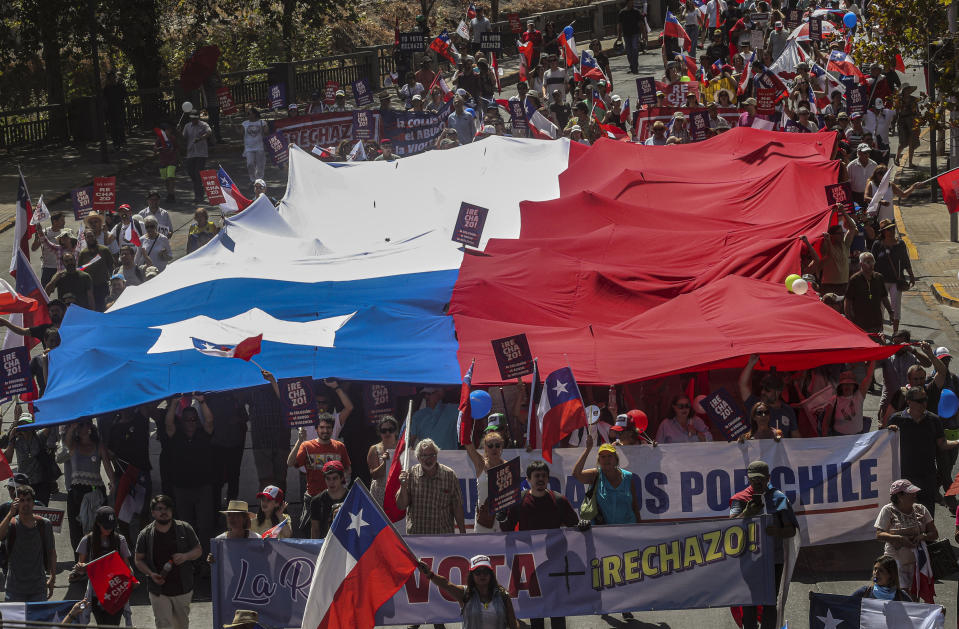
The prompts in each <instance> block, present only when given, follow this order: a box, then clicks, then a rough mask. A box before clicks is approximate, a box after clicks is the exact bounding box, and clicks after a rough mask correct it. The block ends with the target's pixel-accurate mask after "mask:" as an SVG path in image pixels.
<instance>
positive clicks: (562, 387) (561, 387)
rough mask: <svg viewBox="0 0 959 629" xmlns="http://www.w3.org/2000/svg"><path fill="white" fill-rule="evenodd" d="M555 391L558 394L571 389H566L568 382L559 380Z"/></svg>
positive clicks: (554, 388)
mask: <svg viewBox="0 0 959 629" xmlns="http://www.w3.org/2000/svg"><path fill="white" fill-rule="evenodd" d="M553 393H555V394H556V395H559V394H560V393H569V391H567V390H566V383H565V382H560V381H559V380H557V381H556V386H555V387H553Z"/></svg>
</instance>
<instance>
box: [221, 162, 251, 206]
mask: <svg viewBox="0 0 959 629" xmlns="http://www.w3.org/2000/svg"><path fill="white" fill-rule="evenodd" d="M216 178H217V179H219V181H220V189H221V190H222V191H223V196H224V198H226V203H221V204H220V210H222V211H223V212H224V213H228V214H236V213H237V212H242V211H243V210H245V209H246V208H247V206H248V205H250V204H251V203H253V201H250V200H249V199H247V198H246V197H245V196H243V194H242V193H240V189H239V188H237V187H236V184H235V183H233V180H232V179H230V176H229V175H228V174H226V171H225V170H223V167H222V166H217V171H216Z"/></svg>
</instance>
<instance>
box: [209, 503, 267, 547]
mask: <svg viewBox="0 0 959 629" xmlns="http://www.w3.org/2000/svg"><path fill="white" fill-rule="evenodd" d="M220 513H222V514H223V515H225V516H226V530H225V531H224V532H222V533H220V534H219V535H217V536H216V539H248V538H255V539H259V537H260V534H259V533H254V532H253V531H252V530H250V527H251V524H252V522H251V521H252V518H253V515H254V514H253V513H250V505H248V504H247V503H246V501H245V500H231V501H230V502H229V504H227V506H226V509H224V510H223V511H220Z"/></svg>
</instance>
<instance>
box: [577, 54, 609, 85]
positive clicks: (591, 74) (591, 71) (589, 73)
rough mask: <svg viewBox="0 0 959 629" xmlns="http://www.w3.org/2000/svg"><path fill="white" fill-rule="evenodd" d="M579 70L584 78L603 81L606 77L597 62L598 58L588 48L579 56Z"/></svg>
mask: <svg viewBox="0 0 959 629" xmlns="http://www.w3.org/2000/svg"><path fill="white" fill-rule="evenodd" d="M579 72H580V75H582V77H583V78H584V79H593V80H595V81H601V80H603V79H605V78H606V75H605V74H604V73H603V70H602V69H601V68H600V67H599V64H598V63H597V62H596V58H595V57H594V56H593V55H591V54H589V51H588V50H584V51H583V52H582V53H581V54H580V56H579Z"/></svg>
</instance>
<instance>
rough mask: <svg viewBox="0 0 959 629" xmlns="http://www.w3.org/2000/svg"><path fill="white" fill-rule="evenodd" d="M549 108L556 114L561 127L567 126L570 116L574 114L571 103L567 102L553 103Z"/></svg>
mask: <svg viewBox="0 0 959 629" xmlns="http://www.w3.org/2000/svg"><path fill="white" fill-rule="evenodd" d="M549 110H550V111H551V112H553V115H554V116H556V122H558V123H559V128H560V129H562V128H564V127H565V126H566V123H567V122H569V117H570V116H571V115H572V112H571V111H570V108H569V105H567V104H565V103H563V104H560V105H557V104H556V103H553V104H552V105H550V106H549Z"/></svg>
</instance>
